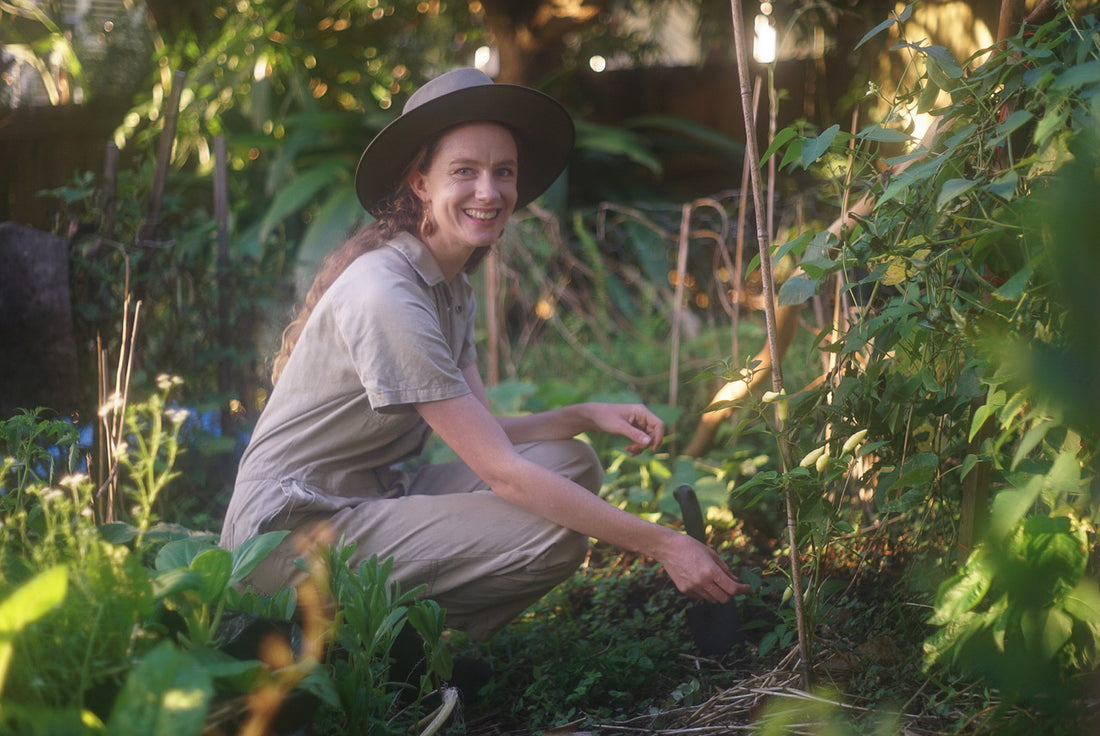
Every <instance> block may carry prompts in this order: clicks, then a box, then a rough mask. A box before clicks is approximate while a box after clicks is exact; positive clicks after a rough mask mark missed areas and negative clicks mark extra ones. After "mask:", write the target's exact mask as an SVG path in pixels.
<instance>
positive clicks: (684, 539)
mask: <svg viewBox="0 0 1100 736" xmlns="http://www.w3.org/2000/svg"><path fill="white" fill-rule="evenodd" d="M663 541H664V544H663V546H662V549H661V550H660V551H658V553H657V554H656V555H654V556H655V557H657V559H658V560H659V561H660V562H661V564H662V565H663V566H664V568H665V572H667V573H668V576H669V577H670V578H672V582H673V583H675V584H676V588H677V589H678V590H679V591H680V592H681V593H683V594H684V595H686V596H688V597H689V598H692V599H694V600H697V601H706V602H707V603H725V602H726V601H728V600H729V599H730V598H732V597H733V596H735V595H741V594H743V593H748V592H749V590H750V588H749V586H748V585H746V584H745V583H742V582H740V581H739V580H738V579H737V578H735V577H734V576H733V573H732V572H730V569H729V567H727V566H726V563H725V562H723V561H722V558H721V557H719V556H718V553H717V552H715V551H714V550H713V549H711V548H710V547H708V546H707V545H705V544H703V543H702V542H698V541H696V540H695V539H692V538H691V537H689V536H687V535H686V534H681V533H679V532H676V531H673V530H671V529H669V530H668V536H667V538H666V539H665V540H663Z"/></svg>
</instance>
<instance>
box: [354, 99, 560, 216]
mask: <svg viewBox="0 0 1100 736" xmlns="http://www.w3.org/2000/svg"><path fill="white" fill-rule="evenodd" d="M482 121H489V122H496V123H501V124H502V125H505V126H506V127H508V128H509V129H510V130H511V131H512V133H513V134H514V135H515V137H516V146H517V148H518V153H519V171H518V177H517V182H516V188H517V195H518V196H517V199H516V207H517V208H520V207H523V206H525V205H527V204H529V203H530V202H532V201H533V200H534V199H535V198H536V197H538V196H539V195H540V194H542V193H543V192H544V191H546V189H547V188H548V187H549V186H550V185H551V184H553V183H554V180H555V179H557V178H558V176H559V175H560V174H561V172H562V171H563V170H564V169H565V166H566V164H567V163H568V162H569V156H570V154H571V152H572V150H573V138H574V128H573V120H572V118H571V117H570V116H569V113H568V112H566V110H565V108H563V107H562V106H561V105H560V104H559V103H558V102H557V101H556V100H554V99H553V98H552V97H549V96H547V95H545V94H543V93H541V92H538V91H536V90H533V89H530V88H528V87H521V86H519V85H514V84H485V85H480V86H476V87H466V88H464V89H460V90H456V91H454V92H451V93H448V94H445V95H441V96H439V97H437V98H435V99H433V100H429V101H427V102H425V103H424V104H422V105H419V106H418V107H416V108H415V109H413V110H410V111H408V112H406V113H404V114H402V115H401V117H399V118H397V119H396V120H394V121H393V122H391V123H390V124H389V125H387V126H386V127H385V128H383V129H382V130H381V131H380V132H379V133H378V135H376V136H375V137H374V139H373V140H372V141H371V142H370V144H369V145H367V147H366V149H365V150H364V151H363V155H362V156H361V157H360V159H359V165H358V167H357V168H356V170H355V193H356V194H357V195H358V197H359V202H360V203H361V204H362V205H363V208H364V209H366V210H367V212H370V213H371V214H376V209H377V206H378V205H379V204H380V203H381V202H382V200H383V199H385V198H386V197H387V196H388V195H389V194H390V193H391V192H392V191H393V190H394V188H395V187H396V186H397V184H398V179H399V178H400V177H401V176H402V175H403V174H404V173H405V168H406V167H407V166H408V165H409V162H410V161H412V158H413V156H415V155H416V153H417V151H419V150H420V147H421V146H422V145H424V143H425V142H427V141H428V140H429V139H431V138H433V137H434V136H436V135H438V134H439V133H442V132H443V131H444V130H447V129H448V128H452V127H454V126H456V125H461V124H463V123H472V122H482Z"/></svg>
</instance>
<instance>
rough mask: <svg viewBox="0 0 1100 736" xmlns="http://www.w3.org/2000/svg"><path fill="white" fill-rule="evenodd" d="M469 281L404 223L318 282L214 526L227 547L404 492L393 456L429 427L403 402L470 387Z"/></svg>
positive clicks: (408, 454) (400, 455) (411, 451)
mask: <svg viewBox="0 0 1100 736" xmlns="http://www.w3.org/2000/svg"><path fill="white" fill-rule="evenodd" d="M474 308H475V300H474V295H473V290H472V289H471V287H470V283H469V281H468V280H467V279H466V276H465V274H462V275H460V276H458V277H457V278H455V279H453V280H452V281H451V282H450V283H448V282H446V281H445V280H444V278H443V274H442V272H441V271H440V270H439V266H438V265H437V264H436V262H435V259H434V258H433V257H432V255H431V253H430V252H429V251H428V249H427V247H426V246H425V245H424V244H423V243H421V242H420V241H419V240H418V239H416V238H415V237H413V236H412V235H410V234H408V233H401V234H399V235H398V236H397V237H395V238H394V239H393V240H392V241H390V242H389V243H387V244H386V245H384V246H382V247H380V248H378V249H376V250H373V251H370V252H368V253H365V254H363V255H362V256H360V257H359V258H358V259H356V260H355V261H354V262H353V263H352V264H351V265H350V266H348V268H347V270H345V271H344V273H343V274H341V275H340V277H339V278H338V279H337V280H336V281H335V282H334V283H333V284H332V286H331V287H329V289H328V291H327V292H325V295H324V296H323V297H322V298H321V300H320V301H319V302H318V303H317V306H316V307H315V308H314V310H313V313H312V314H311V315H310V317H309V320H308V321H307V322H306V325H305V327H304V328H303V330H302V334H301V336H300V337H299V339H298V343H297V344H296V345H295V347H294V351H293V352H292V353H291V356H290V359H289V360H288V361H287V363H286V366H285V367H284V369H283V372H282V375H281V376H280V377H279V383H278V384H277V385H276V386H275V389H274V390H273V391H272V393H271V396H270V398H269V399H268V403H267V406H266V407H265V408H264V411H263V414H262V415H261V416H260V419H259V421H258V422H257V424H256V428H255V430H254V431H253V435H252V439H251V441H250V443H249V446H248V448H247V450H245V453H244V456H243V457H242V458H241V464H240V468H239V471H238V475H237V481H236V485H235V487H234V490H233V497H232V499H231V500H230V503H229V509H228V512H227V514H226V519H225V524H224V526H223V529H222V544H223V545H224V546H227V547H229V548H233V547H236V546H237V545H239V544H241V543H242V542H243V541H245V540H246V539H248V538H249V537H252V536H254V535H256V534H258V533H261V532H264V531H269V530H271V529H276V528H286V526H288V525H290V524H291V523H292V522H291V520H292V518H293V516H295V515H297V514H299V513H308V514H313V513H317V512H322V513H323V512H331V511H336V510H338V509H340V508H344V507H347V506H353V505H355V504H357V503H360V502H361V501H363V500H365V499H367V498H371V497H376V498H377V497H394V496H399V495H401V494H402V493H403V492H404V481H405V474H404V472H403V471H402V470H401V469H400V468H398V467H395V466H396V465H397V464H399V463H401V462H402V461H404V460H408V459H409V458H412V457H414V456H416V455H418V454H420V452H421V451H422V450H423V448H424V443H425V442H426V440H427V438H428V435H429V433H430V429H429V428H428V426H427V424H426V423H425V422H424V420H423V419H421V418H420V415H419V414H418V413H417V412H416V409H415V408H414V407H413V404H416V403H419V402H424V401H438V400H441V399H450V398H455V397H457V396H463V395H465V394H467V393H469V392H470V388H469V386H468V385H467V384H466V380H465V378H464V377H463V375H462V371H463V369H465V368H466V367H468V366H469V365H471V364H472V363H473V362H474V360H475V359H476V352H475V346H474V339H475V338H474Z"/></svg>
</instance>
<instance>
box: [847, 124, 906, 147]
mask: <svg viewBox="0 0 1100 736" xmlns="http://www.w3.org/2000/svg"><path fill="white" fill-rule="evenodd" d="M856 138H862V139H863V140H865V141H878V142H879V143H908V142H909V141H911V140H913V136H911V135H909V134H908V133H905V132H903V131H900V130H895V129H893V128H886V127H884V126H882V125H879V124H878V123H875V124H874V125H868V126H867V127H866V128H864V129H863V130H861V131H859V132H858V133H856Z"/></svg>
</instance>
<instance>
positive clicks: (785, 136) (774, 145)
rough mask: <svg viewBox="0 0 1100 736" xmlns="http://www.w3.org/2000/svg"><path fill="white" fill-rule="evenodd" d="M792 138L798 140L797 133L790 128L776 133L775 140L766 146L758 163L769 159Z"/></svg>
mask: <svg viewBox="0 0 1100 736" xmlns="http://www.w3.org/2000/svg"><path fill="white" fill-rule="evenodd" d="M792 138H798V131H797V130H795V129H794V128H791V127H787V128H783V130H781V131H779V132H778V133H776V134H775V138H773V139H772V142H771V144H770V145H769V146H768V150H766V151H764V155H762V156H761V157H760V163H761V164H763V163H764V162H765V161H767V160H768V159H769V158H771V157H772V156H773V155H774V154H775V152H776V151H778V150H779V149H780V148H782V147H783V146H785V145H786V144H787V142H788V141H790V140H791V139H792Z"/></svg>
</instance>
